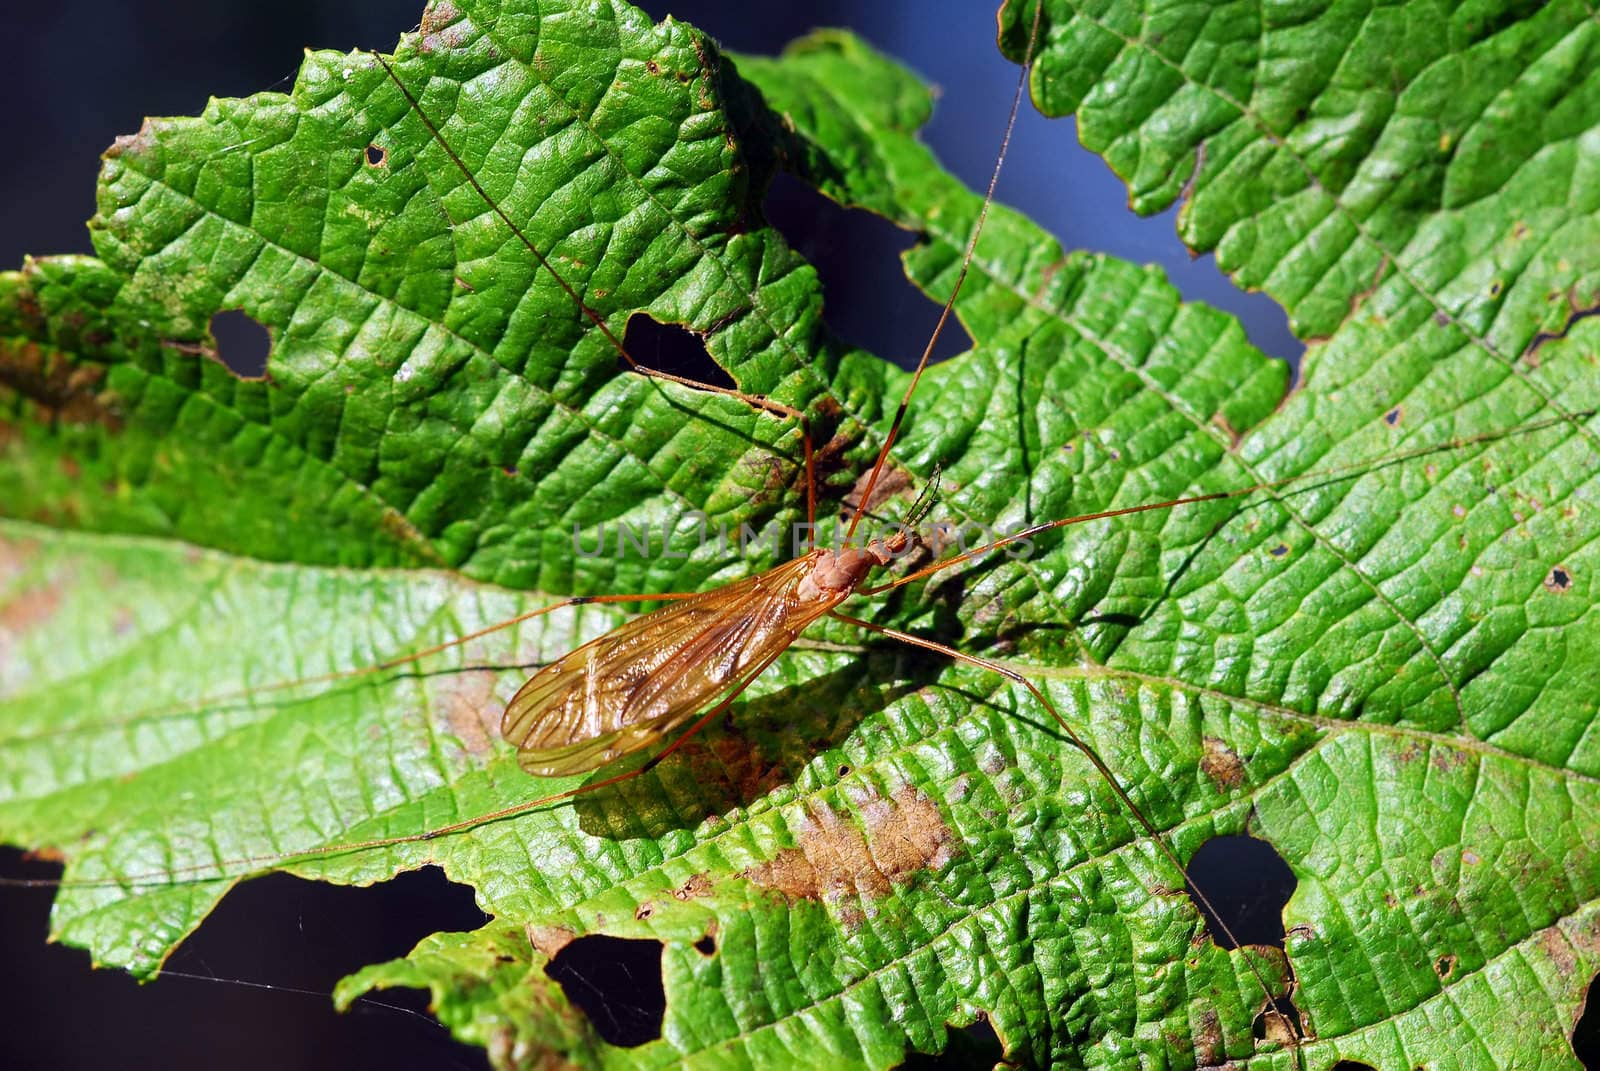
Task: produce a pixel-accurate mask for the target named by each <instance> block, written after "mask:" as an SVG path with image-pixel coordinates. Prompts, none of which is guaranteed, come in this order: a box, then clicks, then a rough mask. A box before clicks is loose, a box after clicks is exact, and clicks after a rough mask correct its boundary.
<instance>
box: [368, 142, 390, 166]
mask: <svg viewBox="0 0 1600 1071" xmlns="http://www.w3.org/2000/svg"><path fill="white" fill-rule="evenodd" d="M366 157H367V166H368V167H386V166H387V165H388V163H389V150H388V149H385V148H384V147H383V146H382V145H368V146H367V152H366Z"/></svg>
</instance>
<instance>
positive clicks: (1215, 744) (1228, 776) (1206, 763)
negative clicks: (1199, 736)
mask: <svg viewBox="0 0 1600 1071" xmlns="http://www.w3.org/2000/svg"><path fill="white" fill-rule="evenodd" d="M1203 746H1204V748H1205V753H1204V754H1203V755H1201V756H1200V770H1201V772H1203V773H1204V774H1205V775H1206V777H1207V778H1209V779H1210V781H1211V783H1212V784H1214V785H1216V786H1217V788H1218V789H1219V790H1221V791H1223V792H1228V791H1231V790H1232V789H1235V788H1238V787H1239V786H1240V785H1242V784H1244V761H1243V760H1242V759H1240V758H1239V753H1238V752H1236V751H1234V750H1233V749H1232V748H1230V747H1229V746H1228V745H1227V744H1225V743H1223V742H1222V741H1221V740H1218V739H1217V738H1216V737H1214V736H1208V737H1206V738H1205V741H1204V745H1203Z"/></svg>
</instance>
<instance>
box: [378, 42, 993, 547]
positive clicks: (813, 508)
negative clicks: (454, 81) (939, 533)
mask: <svg viewBox="0 0 1600 1071" xmlns="http://www.w3.org/2000/svg"><path fill="white" fill-rule="evenodd" d="M369 51H370V52H371V55H372V58H373V59H375V60H377V61H378V65H379V66H380V67H382V68H383V70H384V73H386V74H387V75H388V76H389V80H390V81H391V82H393V83H394V84H395V86H396V87H397V88H398V89H399V90H400V93H401V95H402V96H404V97H405V98H406V102H407V103H409V104H410V105H411V110H412V111H413V112H414V113H415V114H416V116H417V118H418V119H419V120H421V121H422V125H423V126H424V127H426V128H427V130H428V134H429V136H431V137H432V138H433V141H434V143H435V144H436V145H438V146H439V147H440V148H441V149H443V150H444V154H445V155H446V156H448V157H449V158H450V162H451V163H453V164H454V165H455V167H456V170H458V171H460V172H461V175H462V177H463V178H465V179H466V181H467V183H468V184H469V185H471V187H472V188H473V189H474V190H475V191H477V194H478V196H479V197H481V198H482V199H483V203H484V204H486V205H488V206H489V208H490V210H491V211H493V212H494V214H495V215H496V216H499V217H500V222H502V223H504V224H505V225H506V226H507V227H508V228H509V229H510V231H511V233H512V234H513V235H515V236H516V238H517V241H518V242H520V243H522V245H523V247H524V248H526V249H527V250H528V252H529V253H532V254H533V257H534V259H535V260H537V261H538V262H539V266H540V267H542V268H543V269H544V270H545V271H547V272H549V273H550V276H551V278H553V279H555V281H556V283H557V284H558V285H559V286H560V287H561V289H562V291H563V292H564V293H565V294H566V295H567V297H568V298H570V299H571V300H572V303H573V305H575V306H576V307H577V308H578V309H579V310H580V311H581V312H582V313H583V315H584V316H585V317H586V318H587V319H588V320H589V322H590V323H592V324H594V326H595V327H596V328H598V329H599V331H600V333H601V334H602V335H604V336H605V338H606V341H607V342H609V343H611V348H612V349H614V350H616V351H617V354H618V355H619V356H621V358H622V359H623V360H624V361H625V362H627V365H628V367H629V368H631V369H632V370H633V371H635V372H638V373H639V374H640V375H646V376H650V377H651V378H653V379H664V380H666V381H667V382H669V383H676V384H678V385H679V386H683V387H689V388H691V389H693V390H698V391H705V392H706V393H708V394H722V395H726V396H727V397H729V398H737V399H739V400H740V401H741V402H744V403H745V404H746V405H750V406H753V407H755V408H756V409H759V410H761V411H763V412H767V413H771V414H773V415H774V416H777V417H780V418H782V419H793V420H796V421H798V422H799V424H800V438H801V441H802V443H803V444H804V448H805V466H806V521H807V522H808V523H809V524H811V525H812V526H815V524H816V521H817V491H816V487H817V481H816V478H815V477H816V463H815V461H814V459H813V456H812V448H811V422H810V421H809V420H807V419H806V415H805V413H803V412H801V411H800V410H799V409H796V408H794V407H793V406H790V405H784V404H783V403H782V402H775V401H773V400H772V399H771V398H768V397H766V396H765V395H761V394H750V393H747V392H746V391H742V390H738V389H736V388H733V387H722V386H718V385H717V384H715V383H702V382H700V381H699V380H698V379H690V378H688V377H687V376H679V375H674V374H673V373H671V372H661V371H658V370H656V369H654V368H646V367H645V366H644V365H642V364H640V363H639V362H638V361H636V360H634V359H633V355H632V354H630V353H629V352H628V349H627V347H626V346H624V345H623V344H622V340H621V339H620V338H618V337H617V335H616V332H614V331H612V330H611V327H610V326H609V325H608V324H607V323H606V321H605V317H603V316H601V315H600V314H599V313H598V312H596V311H595V310H594V309H592V308H590V307H589V304H588V302H586V301H584V300H583V297H582V296H581V295H580V294H579V293H578V291H577V289H576V288H575V287H574V286H573V285H572V284H571V283H570V282H568V281H567V278H566V276H564V275H562V274H561V273H560V272H559V271H557V270H556V266H555V265H554V264H552V263H550V258H549V257H547V256H545V255H544V251H543V250H541V249H540V248H539V247H538V246H537V245H535V244H534V241H533V239H532V238H529V237H528V234H527V232H526V231H524V230H523V229H522V228H521V227H520V226H519V225H518V224H517V221H516V220H514V219H512V218H511V216H510V214H509V213H508V212H506V210H505V209H503V208H501V207H500V202H498V201H496V200H495V199H494V198H493V197H492V196H490V194H489V191H488V190H486V189H484V187H483V183H481V182H479V181H478V176H476V175H474V174H473V173H472V169H471V168H470V167H468V166H467V164H466V161H465V160H463V159H461V157H460V156H458V155H456V151H455V150H454V149H452V148H451V147H450V142H449V141H447V140H446V139H445V136H444V132H443V131H441V130H440V129H439V128H438V126H437V125H435V123H434V121H433V120H432V119H431V118H429V117H428V113H427V112H426V111H424V110H423V108H422V102H421V101H419V100H418V99H417V98H416V96H415V95H414V94H413V93H412V92H411V89H410V87H409V86H407V85H406V84H405V82H403V81H401V79H400V75H399V74H398V73H397V72H396V71H395V69H394V68H393V67H392V66H390V65H389V61H388V60H386V59H384V58H383V56H382V54H381V53H379V52H377V51H376V50H369ZM969 259H970V253H969ZM952 300H953V299H952ZM948 311H949V310H948V309H947V310H946V313H947V314H948ZM941 322H942V321H941ZM930 345H931V344H930ZM924 363H926V358H924ZM812 541H813V545H815V536H813V537H812Z"/></svg>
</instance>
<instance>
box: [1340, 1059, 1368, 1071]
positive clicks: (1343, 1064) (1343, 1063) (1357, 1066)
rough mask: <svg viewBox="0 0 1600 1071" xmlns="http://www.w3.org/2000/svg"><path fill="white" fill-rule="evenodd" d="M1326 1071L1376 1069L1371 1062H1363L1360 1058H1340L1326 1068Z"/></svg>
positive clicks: (1365, 1070) (1364, 1070)
mask: <svg viewBox="0 0 1600 1071" xmlns="http://www.w3.org/2000/svg"><path fill="white" fill-rule="evenodd" d="M1328 1071H1378V1069H1377V1068H1375V1067H1373V1066H1372V1065H1371V1064H1364V1063H1362V1062H1361V1061H1360V1060H1340V1061H1339V1062H1338V1063H1336V1064H1334V1065H1333V1066H1332V1067H1330V1068H1328Z"/></svg>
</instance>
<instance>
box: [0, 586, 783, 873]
mask: <svg viewBox="0 0 1600 1071" xmlns="http://www.w3.org/2000/svg"><path fill="white" fill-rule="evenodd" d="M661 597H662V596H659V595H655V596H639V597H638V598H637V599H634V600H633V601H639V600H642V599H645V598H661ZM680 597H681V596H680ZM626 598H627V597H620V596H619V597H613V596H595V597H592V598H590V599H587V600H573V599H569V600H566V601H565V602H563V603H562V604H561V605H565V606H570V605H572V604H573V603H574V602H577V601H589V602H598V601H601V600H602V599H605V600H609V601H626ZM553 609H556V607H553V606H552V607H547V608H545V609H544V610H540V611H536V612H535V614H529V615H526V616H525V617H524V618H521V619H518V620H526V617H531V616H536V614H537V613H548V612H550V610H553ZM495 627H496V628H503V627H505V625H498V626H495ZM486 631H492V629H491V630H486ZM481 634H482V633H478V635H481ZM781 654H783V651H782V650H779V651H776V652H774V653H773V654H772V655H771V656H770V657H768V658H766V659H764V660H763V661H762V662H760V663H759V664H757V665H756V666H754V667H753V668H751V669H750V670H749V671H748V672H747V673H746V674H745V676H744V677H743V678H742V679H741V680H740V681H739V683H738V684H736V685H735V686H734V688H733V690H732V691H731V692H729V693H728V694H727V695H726V696H724V697H723V698H722V699H721V700H720V701H719V702H718V703H717V704H716V705H715V706H713V707H712V708H711V709H710V710H708V711H707V712H706V713H704V714H702V715H701V716H700V717H699V718H696V719H695V721H694V722H693V723H692V724H691V725H690V726H689V727H688V728H687V729H685V730H684V731H683V732H682V733H681V734H680V735H679V736H678V738H677V739H676V740H674V741H673V742H672V743H671V744H669V745H668V746H667V747H666V748H665V749H664V750H663V751H661V752H660V753H659V754H657V755H655V756H654V757H652V758H651V759H650V760H649V761H648V762H646V763H645V764H644V765H642V766H640V767H639V768H638V769H634V770H628V771H626V772H625V773H619V774H613V775H611V776H610V777H603V778H601V779H600V780H598V781H589V782H586V783H584V784H581V785H577V786H575V787H573V788H569V789H565V790H563V791H561V792H553V793H551V794H550V795H548V796H540V797H538V798H537V799H531V800H525V801H524V802H522V803H515V804H512V805H511V806H509V807H503V808H501V809H500V810H498V811H491V812H490V813H488V814H482V815H477V816H474V817H472V818H465V819H462V820H461V821H459V822H452V823H450V824H449V825H444V826H439V827H438V828H436V829H429V830H424V831H423V832H421V833H407V834H403V835H401V836H396V837H376V838H373V839H371V840H360V841H349V842H347V843H344V844H329V845H323V846H320V847H316V848H307V849H306V850H305V851H303V852H288V853H283V854H277V855H247V856H240V857H238V858H234V859H224V860H221V861H213V862H208V863H197V864H195V865H193V866H181V867H174V868H172V869H170V870H165V871H161V872H159V873H150V874H143V875H128V876H125V877H120V878H105V879H101V880H91V881H80V882H73V883H71V884H73V885H74V886H75V887H91V888H92V887H116V888H125V889H131V888H141V887H146V886H155V887H165V886H171V885H182V884H186V883H199V882H207V881H237V880H239V879H241V878H245V877H249V876H250V875H251V874H252V873H253V872H256V871H260V870H263V869H266V868H269V867H272V868H276V867H284V866H290V865H293V864H294V863H296V862H314V861H316V860H319V859H330V858H333V857H335V856H340V855H349V854H351V853H353V852H364V851H373V850H376V849H379V848H392V847H395V846H398V845H401V844H419V843H422V842H423V841H430V840H437V839H438V838H440V837H448V836H451V835H452V834H456V833H464V832H466V831H467V830H469V829H477V828H478V827H480V826H484V825H488V824H490V823H493V822H500V821H504V820H505V819H507V818H515V817H516V816H517V815H520V814H527V813H528V812H529V811H534V810H537V809H538V808H540V807H544V806H547V805H549V804H552V803H560V802H561V801H563V800H569V799H572V798H574V797H576V796H582V795H585V794H587V793H590V792H594V791H595V790H597V789H602V788H608V787H610V786H612V785H620V784H622V783H623V782H624V781H631V780H632V779H633V778H635V777H638V776H640V775H641V774H644V773H646V772H648V771H649V770H651V769H653V768H654V767H655V766H656V765H657V764H658V763H660V762H661V760H662V759H664V758H666V757H667V756H668V755H671V754H672V753H673V752H675V751H677V750H678V749H679V748H681V747H683V745H684V744H686V743H688V742H689V740H690V739H691V738H692V737H693V736H694V735H695V734H697V733H698V732H700V730H702V729H704V728H705V727H706V726H707V725H710V724H711V723H712V722H713V721H715V720H716V719H717V718H718V717H719V716H721V715H722V714H723V713H724V712H726V711H727V709H728V707H730V706H732V705H733V702H734V700H736V699H738V698H739V696H740V695H742V694H743V693H744V691H745V689H747V688H749V687H750V685H752V684H754V683H755V681H756V678H758V677H760V676H761V674H762V673H764V672H766V670H767V667H769V666H771V665H772V663H773V662H775V661H776V660H777V658H778V656H779V655H781ZM218 871H222V873H218ZM61 885H62V882H60V881H56V880H52V879H48V878H40V879H33V878H0V888H57V887H59V886H61Z"/></svg>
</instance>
